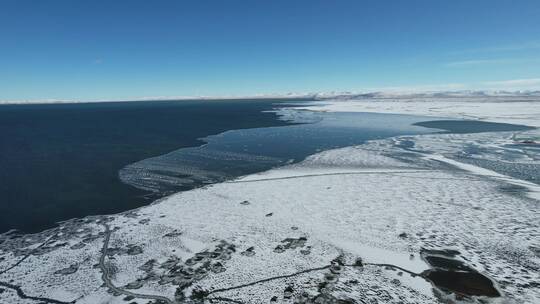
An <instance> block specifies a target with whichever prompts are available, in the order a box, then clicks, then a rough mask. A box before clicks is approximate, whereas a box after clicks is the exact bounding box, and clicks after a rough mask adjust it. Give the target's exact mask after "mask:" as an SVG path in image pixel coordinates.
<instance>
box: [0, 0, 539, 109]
mask: <svg viewBox="0 0 540 304" xmlns="http://www.w3.org/2000/svg"><path fill="white" fill-rule="evenodd" d="M539 16H540V1H538V0H520V1H510V0H507V1H503V0H500V1H499V0H489V1H487V0H475V1H465V0H457V1H456V0H452V1H442V0H441V1H438V0H423V1H415V0H408V1H399V0H394V1H386V0H377V1H375V0H373V1H360V0H351V1H344V0H328V1H317V0H309V1H303V0H283V1H282V0H271V1H257V0H251V1H239V0H227V1H222V0H215V1H208V0H194V1H181V0H177V1H172V0H171V1H158V0H156V1H148V0H145V1H135V0H130V1H101V0H92V1H86V0H85V1H83V0H69V1H67V0H66V1H59V0H49V1H41V0H34V1H27V0H0V100H19V99H83V100H89V99H129V98H138V97H145V96H185V95H189V96H192V95H215V96H219V95H251V94H261V93H284V92H319V91H364V90H375V89H418V90H438V89H481V88H482V89H483V88H490V89H538V88H540V17H539Z"/></svg>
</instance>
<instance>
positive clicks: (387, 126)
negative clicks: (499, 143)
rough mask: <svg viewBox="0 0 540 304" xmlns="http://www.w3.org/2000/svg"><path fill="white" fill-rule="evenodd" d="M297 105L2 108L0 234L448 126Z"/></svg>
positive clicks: (144, 104) (208, 103)
mask: <svg viewBox="0 0 540 304" xmlns="http://www.w3.org/2000/svg"><path fill="white" fill-rule="evenodd" d="M299 102H302V101H300V100H288V101H284V100H253V101H245V100H242V101H240V100H229V101H152V102H121V103H89V104H63V105H12V106H0V134H1V137H0V151H1V153H0V168H1V170H0V180H1V183H0V195H1V198H2V199H1V201H0V233H1V232H5V231H8V230H10V229H18V230H22V231H23V232H26V233H31V232H38V231H41V230H44V229H47V228H51V227H54V226H55V225H56V222H58V221H62V220H67V219H70V218H74V217H84V216H87V215H95V214H111V213H117V212H121V211H125V210H130V209H133V208H137V207H140V206H143V205H146V204H148V203H150V202H151V201H153V200H155V199H156V198H159V197H161V196H164V195H167V194H170V193H173V192H176V191H182V190H189V189H193V188H196V187H200V186H202V185H205V184H208V183H215V182H220V181H224V180H227V179H231V178H235V177H239V176H242V175H246V174H250V173H255V172H260V171H264V170H268V169H270V168H273V167H276V166H280V165H284V164H288V163H293V162H298V161H301V160H303V159H304V158H305V157H306V156H308V155H311V154H314V153H316V152H318V151H321V150H326V149H332V148H338V147H345V146H351V145H358V144H362V143H364V142H365V141H366V140H372V139H381V138H388V137H392V136H398V135H405V134H410V135H413V134H422V133H431V132H440V130H437V129H429V128H426V127H431V128H437V127H438V128H443V129H444V127H447V128H448V127H449V124H452V123H448V122H445V123H443V124H437V123H429V124H428V125H425V126H420V125H414V124H417V123H419V122H422V121H426V120H428V119H426V118H425V117H419V116H409V115H391V114H375V113H315V112H310V111H297V110H292V109H290V106H291V105H295V104H298V103H299ZM276 108H278V110H277V113H276V112H273V110H275V109H276ZM429 120H431V119H429ZM458 124H460V123H458ZM455 127H456V126H455V125H454V128H455ZM485 127H486V126H485V125H483V124H481V123H480V124H479V125H476V124H474V123H473V124H472V125H468V127H467V128H468V130H469V131H474V130H475V128H485ZM489 127H490V128H491V127H494V126H489ZM498 127H501V126H498ZM502 127H504V128H507V127H508V126H502ZM514 127H515V126H514ZM508 128H510V129H512V127H508Z"/></svg>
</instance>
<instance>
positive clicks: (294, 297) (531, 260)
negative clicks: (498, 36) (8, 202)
mask: <svg viewBox="0 0 540 304" xmlns="http://www.w3.org/2000/svg"><path fill="white" fill-rule="evenodd" d="M305 109H307V110H311V111H345V112H355V111H356V112H380V113H398V114H399V113H401V114H415V115H426V116H437V117H449V118H467V119H479V120H485V121H495V122H505V123H518V124H525V125H529V126H533V127H538V126H540V101H533V100H526V101H517V100H514V101H511V102H505V101H503V100H496V101H493V100H486V99H459V98H452V99H450V100H448V99H445V98H442V99H437V100H434V99H429V100H399V99H398V100H393V101H388V100H385V101H381V100H356V101H351V100H346V101H342V100H339V101H331V100H326V101H321V102H316V103H315V104H312V105H310V106H309V107H305V108H302V110H305ZM516 136H521V137H525V138H535V139H536V138H538V132H537V130H532V131H525V132H521V133H520V134H517V135H516V132H491V133H475V134H430V135H418V136H401V137H396V138H390V139H384V140H375V141H371V142H368V143H366V144H364V145H360V146H355V147H346V148H341V149H335V150H328V151H324V152H320V153H318V154H315V155H312V156H310V157H308V158H307V159H306V160H304V161H303V162H300V163H297V164H293V165H288V166H285V167H280V168H276V169H273V170H270V171H266V172H262V173H259V174H253V175H249V176H245V177H242V178H239V179H236V180H230V181H227V182H223V183H219V184H214V185H208V186H205V187H202V188H199V189H195V190H191V191H187V192H181V193H177V194H174V195H171V196H169V197H166V198H164V199H161V200H159V201H157V202H155V203H154V204H152V205H150V206H146V207H142V208H139V209H136V210H132V211H128V212H124V213H121V214H117V215H104V216H95V217H88V218H85V219H80V220H72V221H68V222H65V223H62V224H61V225H60V227H59V228H56V229H52V230H49V231H45V232H43V233H40V234H36V235H28V236H24V237H22V238H10V237H9V236H5V235H4V236H2V243H0V288H2V292H1V293H0V303H6V304H7V303H70V302H73V301H74V302H75V303H462V302H463V303H531V304H532V303H539V302H540V288H539V287H540V286H539V285H538V282H540V243H539V240H540V209H539V208H538V204H539V203H540V201H539V199H538V196H537V195H536V192H535V191H536V189H537V188H538V182H537V181H535V180H534V179H533V177H534V176H532V177H531V179H530V180H521V179H517V178H515V177H514V176H515V175H516V174H514V172H513V171H511V172H509V173H508V174H506V173H505V172H506V171H505V170H506V169H504V168H503V169H504V170H503V169H500V170H499V168H498V167H496V168H494V169H493V170H492V169H488V168H483V167H481V166H479V165H477V163H478V162H480V161H491V162H492V163H497V164H499V163H506V164H509V165H516V164H523V166H533V167H534V166H539V165H540V159H539V157H540V156H539V155H538V150H535V146H534V144H532V145H533V146H529V145H527V144H516V143H515V138H516ZM471 147H474V148H475V151H479V152H476V153H473V154H470V153H467V151H468V149H470V148H471ZM509 153H510V154H511V158H508V155H509ZM480 163H481V162H480ZM534 168H537V167H534ZM425 250H452V251H455V252H458V253H457V254H455V255H454V258H455V260H457V261H459V262H460V263H464V264H466V265H467V266H468V267H470V268H472V269H474V271H476V272H478V273H480V274H482V275H484V276H485V277H487V278H490V280H492V281H493V284H494V288H496V290H497V291H498V292H499V293H500V297H490V296H481V295H477V296H467V295H464V294H459V293H455V292H449V291H448V290H445V289H444V288H440V287H439V286H437V285H436V284H434V283H433V282H432V281H430V280H428V279H427V275H426V271H428V272H429V270H430V269H431V268H432V267H430V265H429V263H428V261H427V260H426V258H425V256H423V255H422V253H423V252H424V251H425Z"/></svg>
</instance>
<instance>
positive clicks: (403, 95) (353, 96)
mask: <svg viewBox="0 0 540 304" xmlns="http://www.w3.org/2000/svg"><path fill="white" fill-rule="evenodd" d="M482 97H483V98H486V97H498V98H503V97H509V98H519V97H522V98H540V91H538V90H536V91H472V90H462V91H433V92H396V91H388V92H386V91H377V92H319V93H286V94H260V95H245V96H241V95H240V96H152V97H138V98H124V99H98V100H68V99H65V100H64V99H42V100H0V105H2V104H55V103H89V102H122V101H160V100H161V101H162V100H233V99H238V100H253V99H313V100H358V99H415V98H419V99H426V98H482Z"/></svg>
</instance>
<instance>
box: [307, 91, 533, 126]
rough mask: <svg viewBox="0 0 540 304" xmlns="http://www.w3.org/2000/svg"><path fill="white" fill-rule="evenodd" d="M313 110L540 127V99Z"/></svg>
mask: <svg viewBox="0 0 540 304" xmlns="http://www.w3.org/2000/svg"><path fill="white" fill-rule="evenodd" d="M299 108H303V109H309V110H312V111H328V112H373V113H393V114H412V115H425V116H435V117H449V118H458V119H475V120H485V121H491V122H502V123H513V124H523V125H527V126H533V127H540V97H539V96H536V97H528V98H525V97H512V96H510V97H497V98H494V97H462V98H456V97H422V98H417V97H415V98H407V97H396V98H362V99H356V100H355V99H353V100H326V101H317V102H313V103H312V104H311V105H310V106H308V107H299Z"/></svg>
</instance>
